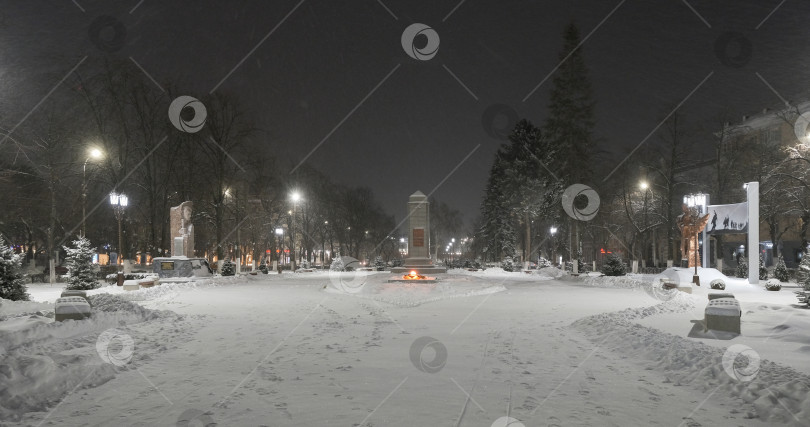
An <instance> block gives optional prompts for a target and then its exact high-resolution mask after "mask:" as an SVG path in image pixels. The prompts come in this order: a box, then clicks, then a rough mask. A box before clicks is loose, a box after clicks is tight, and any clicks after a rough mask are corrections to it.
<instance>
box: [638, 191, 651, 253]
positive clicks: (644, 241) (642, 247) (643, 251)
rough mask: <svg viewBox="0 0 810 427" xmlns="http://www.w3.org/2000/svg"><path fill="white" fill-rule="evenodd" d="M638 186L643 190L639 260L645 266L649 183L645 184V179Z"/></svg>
mask: <svg viewBox="0 0 810 427" xmlns="http://www.w3.org/2000/svg"><path fill="white" fill-rule="evenodd" d="M638 186H639V188H641V191H643V192H644V236H643V240H642V245H641V262H642V264H643V265H642V266H643V267H646V266H647V236H646V233H647V224H648V222H647V189H649V188H650V185H649V184H647V181H641V182H640V183H639V185H638Z"/></svg>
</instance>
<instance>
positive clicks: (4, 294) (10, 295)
mask: <svg viewBox="0 0 810 427" xmlns="http://www.w3.org/2000/svg"><path fill="white" fill-rule="evenodd" d="M0 298H3V299H8V300H12V301H28V292H27V288H26V286H25V279H23V273H22V256H21V255H19V254H15V253H14V250H13V249H12V248H11V247H10V246H9V245H7V244H6V241H5V240H3V238H2V237H0Z"/></svg>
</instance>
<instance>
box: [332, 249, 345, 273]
mask: <svg viewBox="0 0 810 427" xmlns="http://www.w3.org/2000/svg"><path fill="white" fill-rule="evenodd" d="M329 270H332V271H346V265H345V264H343V258H342V257H341V256H340V254H339V253H338V254H335V258H334V259H333V260H332V265H330V266H329Z"/></svg>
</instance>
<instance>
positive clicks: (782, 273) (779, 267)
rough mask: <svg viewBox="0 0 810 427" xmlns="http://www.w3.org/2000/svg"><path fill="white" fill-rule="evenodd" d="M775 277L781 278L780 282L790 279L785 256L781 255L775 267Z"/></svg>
mask: <svg viewBox="0 0 810 427" xmlns="http://www.w3.org/2000/svg"><path fill="white" fill-rule="evenodd" d="M773 277H775V278H777V279H779V281H780V282H787V281H788V280H790V274H789V273H788V269H787V265H785V258H783V257H782V255H781V254H780V255H779V260H778V261H776V267H774V269H773Z"/></svg>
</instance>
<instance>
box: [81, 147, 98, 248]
mask: <svg viewBox="0 0 810 427" xmlns="http://www.w3.org/2000/svg"><path fill="white" fill-rule="evenodd" d="M100 158H101V150H99V149H98V148H93V149H91V150H90V155H89V156H87V158H86V159H84V165H83V166H82V237H85V236H87V225H86V220H87V162H89V161H90V159H100Z"/></svg>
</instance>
